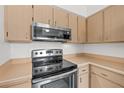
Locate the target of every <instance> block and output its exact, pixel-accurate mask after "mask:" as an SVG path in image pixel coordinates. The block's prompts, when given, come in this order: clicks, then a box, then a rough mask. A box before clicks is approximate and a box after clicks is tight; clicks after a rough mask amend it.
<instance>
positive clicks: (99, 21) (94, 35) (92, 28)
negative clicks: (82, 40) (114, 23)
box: [87, 11, 103, 43]
mask: <svg viewBox="0 0 124 93" xmlns="http://www.w3.org/2000/svg"><path fill="white" fill-rule="evenodd" d="M87 41H88V42H91V43H93V42H103V11H100V12H98V13H96V14H95V15H92V16H90V17H88V19H87Z"/></svg>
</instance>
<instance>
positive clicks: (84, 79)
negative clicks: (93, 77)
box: [78, 73, 89, 88]
mask: <svg viewBox="0 0 124 93" xmlns="http://www.w3.org/2000/svg"><path fill="white" fill-rule="evenodd" d="M88 87H89V73H84V74H82V75H80V76H79V78H78V88H88Z"/></svg>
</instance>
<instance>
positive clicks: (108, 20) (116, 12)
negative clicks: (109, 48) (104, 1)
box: [104, 5, 124, 42]
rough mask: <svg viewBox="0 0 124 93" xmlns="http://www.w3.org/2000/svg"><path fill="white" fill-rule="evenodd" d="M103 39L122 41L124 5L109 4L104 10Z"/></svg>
mask: <svg viewBox="0 0 124 93" xmlns="http://www.w3.org/2000/svg"><path fill="white" fill-rule="evenodd" d="M104 23H105V24H104V28H105V31H104V32H105V33H104V41H105V42H112V41H124V6H122V5H120V6H119V5H117V6H111V7H109V8H107V9H105V10H104Z"/></svg>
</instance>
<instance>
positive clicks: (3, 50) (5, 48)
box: [0, 6, 10, 64]
mask: <svg viewBox="0 0 124 93" xmlns="http://www.w3.org/2000/svg"><path fill="white" fill-rule="evenodd" d="M3 12H4V9H3V6H0V64H3V63H5V62H6V61H7V60H8V59H9V58H10V45H9V44H8V43H6V42H4V14H3Z"/></svg>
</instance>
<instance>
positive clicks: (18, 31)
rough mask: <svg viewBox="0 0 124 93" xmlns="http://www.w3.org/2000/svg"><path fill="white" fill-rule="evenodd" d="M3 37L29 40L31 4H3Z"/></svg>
mask: <svg viewBox="0 0 124 93" xmlns="http://www.w3.org/2000/svg"><path fill="white" fill-rule="evenodd" d="M4 10H5V11H4V18H5V20H4V26H5V39H6V40H7V41H16V42H20V41H21V42H30V41H31V24H32V6H30V5H27V6H24V5H23V6H22V5H18V6H11V5H10V6H5V8H4Z"/></svg>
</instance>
